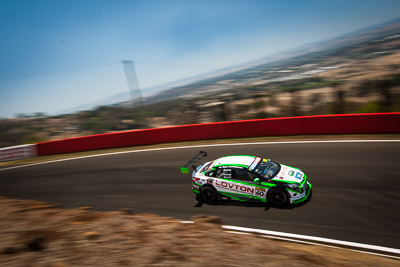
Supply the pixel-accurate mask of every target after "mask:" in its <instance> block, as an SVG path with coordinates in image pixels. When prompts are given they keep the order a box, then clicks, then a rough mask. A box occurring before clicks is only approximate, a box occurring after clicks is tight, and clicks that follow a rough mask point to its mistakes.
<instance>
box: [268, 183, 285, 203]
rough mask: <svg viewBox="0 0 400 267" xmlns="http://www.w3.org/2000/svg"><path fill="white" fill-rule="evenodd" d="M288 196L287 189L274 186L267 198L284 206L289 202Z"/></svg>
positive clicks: (270, 201)
mask: <svg viewBox="0 0 400 267" xmlns="http://www.w3.org/2000/svg"><path fill="white" fill-rule="evenodd" d="M288 199H289V198H288V196H287V194H286V192H285V191H283V190H282V189H280V188H276V187H275V188H272V189H270V190H269V191H268V195H267V200H268V202H269V203H271V204H273V205H279V206H283V205H285V204H287V202H288Z"/></svg>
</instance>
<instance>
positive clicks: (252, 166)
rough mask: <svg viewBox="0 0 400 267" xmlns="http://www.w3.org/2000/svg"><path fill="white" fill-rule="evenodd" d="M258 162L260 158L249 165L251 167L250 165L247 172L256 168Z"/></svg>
mask: <svg viewBox="0 0 400 267" xmlns="http://www.w3.org/2000/svg"><path fill="white" fill-rule="evenodd" d="M260 161H261V158H260V157H257V158H256V159H255V160H254V161H253V163H251V165H250V167H249V170H250V171H251V170H254V168H255V167H257V164H258V163H260Z"/></svg>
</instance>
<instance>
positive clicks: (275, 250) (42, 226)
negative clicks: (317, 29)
mask: <svg viewBox="0 0 400 267" xmlns="http://www.w3.org/2000/svg"><path fill="white" fill-rule="evenodd" d="M0 210H1V212H0V266H53V267H64V266H244V265H245V266H356V265H359V266H399V264H400V262H399V261H398V260H394V259H390V258H384V257H379V256H373V255H368V254H362V253H358V252H353V251H350V250H345V249H332V248H326V247H318V246H312V245H302V244H295V243H290V242H281V241H276V240H272V239H267V238H264V237H260V236H257V235H237V234H232V233H227V232H224V231H223V230H222V229H221V227H220V225H221V221H220V220H219V219H218V218H216V217H207V216H201V215H199V216H196V217H194V218H192V219H193V220H194V221H195V223H194V224H182V223H180V222H179V220H177V219H174V218H166V217H160V216H157V215H154V214H130V212H129V210H122V211H114V212H96V211H93V210H91V209H90V208H77V209H69V210H67V209H61V208H59V207H57V206H56V205H52V204H49V203H46V202H40V201H28V200H16V199H10V198H5V197H0Z"/></svg>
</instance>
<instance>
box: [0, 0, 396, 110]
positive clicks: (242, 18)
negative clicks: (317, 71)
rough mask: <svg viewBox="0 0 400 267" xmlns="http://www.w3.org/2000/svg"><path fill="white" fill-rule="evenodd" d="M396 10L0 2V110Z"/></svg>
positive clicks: (77, 94)
mask: <svg viewBox="0 0 400 267" xmlns="http://www.w3.org/2000/svg"><path fill="white" fill-rule="evenodd" d="M398 17H400V1H397V0H375V1H372V0H320V1H316V0H302V1H296V0H286V1H285V0H280V1H272V0H271V1H268V0H262V1H258V0H243V1H242V0H229V1H226V0H213V1H208V0H197V1H195V0H193V1H190V0H186V1H174V0H165V1H155V0H147V1H146V0H143V1H140V0H130V1H122V0H115V1H111V0H109V1H104V0H0V36H1V41H0V117H3V118H5V117H12V116H14V114H15V113H33V112H45V113H47V114H55V113H57V112H59V111H61V110H65V109H69V108H72V107H75V106H79V105H82V104H85V103H88V102H93V101H96V100H100V99H103V98H106V97H109V96H112V95H115V94H118V93H122V92H126V91H127V90H128V86H127V82H126V79H125V76H124V72H123V68H122V64H121V60H134V61H135V67H136V71H137V76H138V78H139V83H140V86H141V87H142V88H143V89H144V93H145V94H146V90H145V89H146V88H149V87H152V86H156V85H160V84H164V83H167V82H171V81H176V80H180V79H183V78H187V77H190V76H195V75H199V74H202V73H207V72H210V71H214V70H217V69H220V68H224V67H228V66H231V65H236V64H240V63H244V62H247V61H251V60H254V59H258V58H261V57H265V56H268V55H271V54H274V53H277V52H280V51H284V50H287V49H292V48H296V47H298V46H301V45H304V44H308V43H312V42H316V41H320V40H324V39H327V38H332V37H336V36H338V35H341V34H345V33H348V32H351V31H354V30H357V29H361V28H364V27H368V26H372V25H376V24H379V23H382V22H386V21H388V20H391V19H394V18H398Z"/></svg>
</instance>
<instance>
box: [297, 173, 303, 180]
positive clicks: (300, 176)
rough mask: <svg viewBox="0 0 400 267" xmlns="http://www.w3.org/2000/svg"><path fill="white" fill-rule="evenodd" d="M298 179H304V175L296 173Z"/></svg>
mask: <svg viewBox="0 0 400 267" xmlns="http://www.w3.org/2000/svg"><path fill="white" fill-rule="evenodd" d="M296 178H297V179H300V180H301V179H303V174H302V173H301V172H297V173H296Z"/></svg>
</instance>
